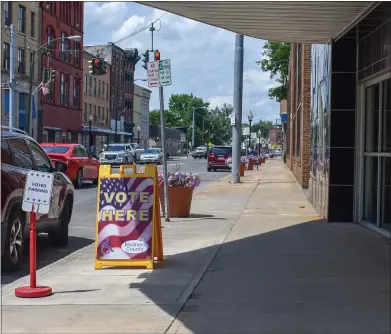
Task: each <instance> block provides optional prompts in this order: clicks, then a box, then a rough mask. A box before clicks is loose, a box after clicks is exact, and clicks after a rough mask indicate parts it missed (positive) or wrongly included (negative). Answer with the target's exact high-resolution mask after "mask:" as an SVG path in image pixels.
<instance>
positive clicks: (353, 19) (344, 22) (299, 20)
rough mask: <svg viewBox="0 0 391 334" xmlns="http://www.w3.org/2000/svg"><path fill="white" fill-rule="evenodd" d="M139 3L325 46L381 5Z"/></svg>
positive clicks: (252, 32) (256, 33) (268, 36)
mask: <svg viewBox="0 0 391 334" xmlns="http://www.w3.org/2000/svg"><path fill="white" fill-rule="evenodd" d="M139 3H141V4H143V5H146V6H150V7H154V8H158V9H161V10H164V11H167V12H170V13H174V14H177V15H180V16H183V17H186V18H189V19H192V20H196V21H199V22H203V23H206V24H209V25H212V26H216V27H220V28H223V29H226V30H229V31H232V32H235V33H238V34H242V35H245V36H250V37H255V38H260V39H265V40H273V41H282V42H293V43H295V42H297V43H319V44H325V43H328V42H330V40H331V39H338V38H339V37H340V36H342V35H343V34H344V33H346V32H347V31H349V30H350V29H351V28H352V27H353V26H354V25H355V24H356V23H357V22H359V21H360V20H361V19H362V18H363V17H364V16H366V15H367V14H368V13H369V12H370V11H372V10H373V9H374V8H375V7H376V6H377V5H379V3H380V2H372V1H371V2H369V1H349V2H347V1H327V2H326V1H322V2H312V1H308V2H303V1H254V2H247V1H234V2H230V1H225V2H217V1H197V2H196V1H180V2H177V1H161V2H160V1H148V2H144V1H140V2H139Z"/></svg>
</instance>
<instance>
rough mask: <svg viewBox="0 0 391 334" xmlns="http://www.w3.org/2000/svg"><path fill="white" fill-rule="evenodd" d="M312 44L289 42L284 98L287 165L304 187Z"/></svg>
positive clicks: (307, 155) (308, 160) (307, 151)
mask: <svg viewBox="0 0 391 334" xmlns="http://www.w3.org/2000/svg"><path fill="white" fill-rule="evenodd" d="M310 108H311V45H309V44H292V47H291V57H290V62H289V89H288V99H287V116H288V117H287V123H286V126H285V127H284V129H285V130H286V148H285V154H286V164H287V166H288V167H289V169H290V170H291V171H292V173H293V175H294V176H295V177H296V179H297V182H298V183H299V185H300V186H301V187H302V188H303V189H307V188H308V182H309V174H310V150H311V148H310V128H311V126H310Z"/></svg>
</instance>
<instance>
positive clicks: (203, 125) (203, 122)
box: [202, 117, 205, 145]
mask: <svg viewBox="0 0 391 334" xmlns="http://www.w3.org/2000/svg"><path fill="white" fill-rule="evenodd" d="M204 127H205V117H202V145H204Z"/></svg>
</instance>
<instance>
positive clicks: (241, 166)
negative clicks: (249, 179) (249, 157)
mask: <svg viewBox="0 0 391 334" xmlns="http://www.w3.org/2000/svg"><path fill="white" fill-rule="evenodd" d="M245 169H246V164H245V163H244V162H241V163H240V176H244V171H245Z"/></svg>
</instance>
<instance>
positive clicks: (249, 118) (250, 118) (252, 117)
mask: <svg viewBox="0 0 391 334" xmlns="http://www.w3.org/2000/svg"><path fill="white" fill-rule="evenodd" d="M247 118H248V122H249V124H250V135H249V137H248V148H249V150H250V149H251V122H252V121H253V119H254V116H253V113H252V112H251V110H250V112H249V113H248V116H247Z"/></svg>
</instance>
